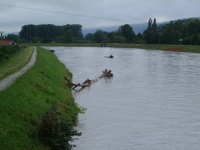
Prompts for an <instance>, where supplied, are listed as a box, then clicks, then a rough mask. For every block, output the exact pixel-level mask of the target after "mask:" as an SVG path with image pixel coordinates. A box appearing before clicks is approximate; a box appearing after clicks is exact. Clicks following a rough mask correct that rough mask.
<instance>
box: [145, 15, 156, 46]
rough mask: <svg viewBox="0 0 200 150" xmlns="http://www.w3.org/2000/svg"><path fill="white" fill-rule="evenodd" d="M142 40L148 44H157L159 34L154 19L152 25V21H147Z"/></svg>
mask: <svg viewBox="0 0 200 150" xmlns="http://www.w3.org/2000/svg"><path fill="white" fill-rule="evenodd" d="M143 35H144V40H145V41H146V42H147V43H148V44H158V43H159V32H158V27H157V23H156V19H155V18H154V20H153V23H152V19H151V18H150V19H149V22H148V28H147V29H146V30H145V31H144V32H143Z"/></svg>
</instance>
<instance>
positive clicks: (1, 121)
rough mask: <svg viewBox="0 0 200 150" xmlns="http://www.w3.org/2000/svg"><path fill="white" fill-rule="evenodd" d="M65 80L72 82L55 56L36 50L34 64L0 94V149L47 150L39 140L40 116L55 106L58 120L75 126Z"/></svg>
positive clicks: (73, 106)
mask: <svg viewBox="0 0 200 150" xmlns="http://www.w3.org/2000/svg"><path fill="white" fill-rule="evenodd" d="M64 76H67V77H68V78H71V77H72V74H71V73H70V72H69V71H68V70H67V69H66V68H65V67H64V65H63V64H62V63H61V62H60V61H58V59H57V58H56V56H55V55H53V54H52V53H51V52H49V51H45V50H42V48H38V57H37V61H36V64H35V65H34V66H33V67H32V68H31V69H29V70H28V71H27V72H26V73H25V74H24V75H23V76H21V77H20V78H18V79H17V80H16V82H15V83H14V84H13V85H11V86H10V87H8V88H7V89H6V90H4V91H0V104H1V105H0V149H2V150H22V149H26V150H37V149H38V150H43V149H48V147H46V146H44V144H43V143H42V142H41V141H40V140H39V137H38V130H39V127H40V125H41V123H42V121H41V116H43V115H44V114H45V113H46V112H48V111H49V110H50V109H51V108H52V107H54V106H55V105H56V106H57V107H56V108H57V109H58V111H57V112H59V113H58V114H59V116H61V117H67V121H68V122H73V123H74V121H75V119H76V117H77V115H78V113H79V111H80V109H79V108H78V106H77V104H76V103H75V102H74V100H73V97H72V95H71V89H70V88H68V87H66V85H65V81H64V78H63V77H64ZM47 144H48V143H47Z"/></svg>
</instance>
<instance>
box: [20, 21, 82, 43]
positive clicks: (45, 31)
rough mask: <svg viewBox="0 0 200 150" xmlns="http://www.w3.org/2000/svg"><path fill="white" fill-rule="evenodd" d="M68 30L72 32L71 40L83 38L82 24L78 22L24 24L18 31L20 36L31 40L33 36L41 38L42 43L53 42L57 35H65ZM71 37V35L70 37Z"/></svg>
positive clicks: (28, 40)
mask: <svg viewBox="0 0 200 150" xmlns="http://www.w3.org/2000/svg"><path fill="white" fill-rule="evenodd" d="M68 31H72V32H73V38H72V39H73V42H77V41H81V40H82V39H83V34H82V26H81V25H78V24H73V25H69V24H68V25H64V26H56V25H52V24H41V25H32V24H30V25H24V26H23V27H22V29H21V31H20V33H19V35H20V38H22V39H25V40H26V41H27V42H32V40H33V39H34V38H35V37H38V38H40V39H41V42H42V43H48V42H54V41H56V38H57V37H59V36H65V33H66V32H68ZM70 38H71V37H70Z"/></svg>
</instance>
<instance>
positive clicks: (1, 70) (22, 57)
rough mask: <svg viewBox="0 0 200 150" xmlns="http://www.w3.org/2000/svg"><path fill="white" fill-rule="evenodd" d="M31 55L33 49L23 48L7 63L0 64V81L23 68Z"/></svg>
mask: <svg viewBox="0 0 200 150" xmlns="http://www.w3.org/2000/svg"><path fill="white" fill-rule="evenodd" d="M32 53H33V47H28V48H23V49H21V50H20V51H19V52H17V53H16V54H14V55H13V56H12V57H11V58H10V59H9V61H4V62H2V63H0V80H2V79H3V78H5V77H6V76H8V75H10V74H12V73H14V72H16V71H17V70H19V69H20V68H22V67H23V66H25V65H26V64H27V63H28V62H29V60H30V58H31V56H32Z"/></svg>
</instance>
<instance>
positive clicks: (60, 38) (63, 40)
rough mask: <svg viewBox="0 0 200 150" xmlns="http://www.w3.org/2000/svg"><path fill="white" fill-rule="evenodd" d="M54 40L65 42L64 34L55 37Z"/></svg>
mask: <svg viewBox="0 0 200 150" xmlns="http://www.w3.org/2000/svg"><path fill="white" fill-rule="evenodd" d="M56 42H58V43H65V42H66V39H65V37H64V36H57V37H56Z"/></svg>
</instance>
